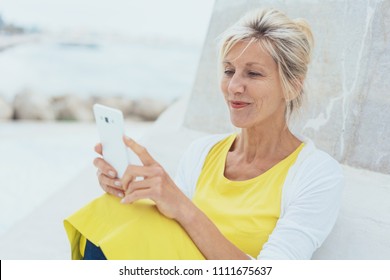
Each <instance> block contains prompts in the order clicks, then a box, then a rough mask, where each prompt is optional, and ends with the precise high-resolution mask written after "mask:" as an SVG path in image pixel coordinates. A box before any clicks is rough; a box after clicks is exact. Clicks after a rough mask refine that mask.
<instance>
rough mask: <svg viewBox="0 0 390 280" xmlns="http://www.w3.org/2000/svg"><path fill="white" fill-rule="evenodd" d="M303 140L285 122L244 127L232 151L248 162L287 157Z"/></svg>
mask: <svg viewBox="0 0 390 280" xmlns="http://www.w3.org/2000/svg"><path fill="white" fill-rule="evenodd" d="M300 144H301V141H300V140H299V139H297V138H296V137H295V136H294V135H293V134H292V133H291V131H290V130H289V129H288V127H287V125H286V123H285V122H279V123H276V122H274V123H270V124H269V125H261V126H260V125H258V126H254V127H251V128H243V129H242V130H241V133H240V134H239V135H238V136H237V138H236V140H235V142H234V144H233V146H232V149H231V151H234V152H235V153H236V154H239V155H240V157H241V158H242V159H243V160H245V161H246V162H252V161H254V160H259V159H265V158H281V159H282V158H285V157H286V156H288V155H289V154H291V153H292V152H293V151H294V150H295V149H296V148H297V147H298V146H299V145H300Z"/></svg>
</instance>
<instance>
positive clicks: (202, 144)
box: [186, 133, 232, 157]
mask: <svg viewBox="0 0 390 280" xmlns="http://www.w3.org/2000/svg"><path fill="white" fill-rule="evenodd" d="M231 135H232V134H231V133H224V134H210V135H206V136H202V137H200V138H197V139H195V140H194V141H192V143H191V144H190V146H189V147H188V149H187V151H186V154H187V155H194V156H199V157H202V156H204V155H205V154H207V153H208V152H209V151H210V150H211V148H212V147H213V146H214V145H215V144H217V143H218V142H220V141H222V140H223V139H225V138H227V137H229V136H231Z"/></svg>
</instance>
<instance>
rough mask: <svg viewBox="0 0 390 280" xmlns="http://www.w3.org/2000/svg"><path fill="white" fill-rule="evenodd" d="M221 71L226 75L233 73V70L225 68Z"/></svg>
mask: <svg viewBox="0 0 390 280" xmlns="http://www.w3.org/2000/svg"><path fill="white" fill-rule="evenodd" d="M223 73H224V74H225V75H226V76H232V75H233V74H234V70H231V69H225V71H223Z"/></svg>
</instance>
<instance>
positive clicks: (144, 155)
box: [122, 136, 191, 220]
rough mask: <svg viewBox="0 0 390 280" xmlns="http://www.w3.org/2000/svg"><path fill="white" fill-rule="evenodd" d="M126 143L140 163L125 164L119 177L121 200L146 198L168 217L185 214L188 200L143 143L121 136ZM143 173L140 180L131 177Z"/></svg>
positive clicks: (179, 216)
mask: <svg viewBox="0 0 390 280" xmlns="http://www.w3.org/2000/svg"><path fill="white" fill-rule="evenodd" d="M123 141H124V142H125V144H126V146H127V147H129V148H130V149H131V150H132V151H133V152H134V153H135V154H136V155H137V156H138V157H139V159H140V160H141V162H142V164H143V166H137V165H129V166H128V167H127V169H126V172H125V174H124V175H123V177H122V186H123V189H124V190H125V197H124V198H123V199H122V203H132V202H134V201H136V200H139V199H144V198H148V199H151V200H153V201H154V202H155V203H156V206H157V208H158V210H159V211H160V212H161V213H162V214H163V215H165V216H166V217H168V218H172V219H176V220H179V219H180V218H181V217H182V216H183V215H185V213H186V210H185V209H188V206H190V205H191V202H190V200H189V199H188V198H187V197H186V196H185V195H184V193H183V192H182V191H181V190H180V189H179V188H178V187H177V186H176V184H175V183H174V182H173V180H172V179H171V178H170V176H169V175H168V174H167V172H166V171H165V170H164V169H163V167H162V166H161V165H160V164H159V163H158V162H157V161H155V160H154V159H153V158H152V156H151V155H150V154H149V152H148V151H147V150H146V148H144V147H143V146H141V145H139V144H138V143H136V142H135V141H134V140H132V139H130V138H128V137H126V136H125V137H123ZM139 177H143V180H135V179H136V178H139Z"/></svg>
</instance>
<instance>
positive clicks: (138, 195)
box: [121, 189, 150, 204]
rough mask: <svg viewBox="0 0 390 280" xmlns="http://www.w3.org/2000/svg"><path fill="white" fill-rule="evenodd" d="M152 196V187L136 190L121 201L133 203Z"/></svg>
mask: <svg viewBox="0 0 390 280" xmlns="http://www.w3.org/2000/svg"><path fill="white" fill-rule="evenodd" d="M145 198H150V189H140V190H137V191H135V192H132V193H130V194H128V195H125V197H124V198H123V199H122V200H121V203H125V204H128V203H133V202H134V201H136V200H140V199H145Z"/></svg>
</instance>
